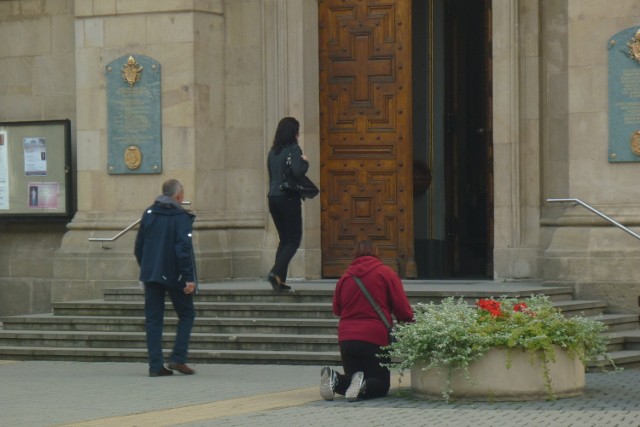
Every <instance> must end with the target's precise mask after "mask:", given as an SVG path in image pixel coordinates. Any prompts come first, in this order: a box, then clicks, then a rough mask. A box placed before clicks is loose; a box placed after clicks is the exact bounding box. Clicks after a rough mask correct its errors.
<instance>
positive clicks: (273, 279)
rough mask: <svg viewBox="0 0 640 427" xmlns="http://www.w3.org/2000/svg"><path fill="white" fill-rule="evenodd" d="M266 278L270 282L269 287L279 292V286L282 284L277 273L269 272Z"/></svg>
mask: <svg viewBox="0 0 640 427" xmlns="http://www.w3.org/2000/svg"><path fill="white" fill-rule="evenodd" d="M267 280H268V281H269V283H271V287H272V288H273V290H274V291H276V292H280V286H282V285H281V282H280V278H279V277H278V276H277V275H275V274H274V273H273V272H271V273H269V276H268V277H267ZM285 286H286V285H285Z"/></svg>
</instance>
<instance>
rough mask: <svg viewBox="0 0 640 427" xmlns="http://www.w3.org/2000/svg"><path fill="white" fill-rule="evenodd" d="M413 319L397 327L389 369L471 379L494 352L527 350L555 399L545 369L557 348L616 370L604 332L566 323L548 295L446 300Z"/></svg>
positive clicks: (579, 321)
mask: <svg viewBox="0 0 640 427" xmlns="http://www.w3.org/2000/svg"><path fill="white" fill-rule="evenodd" d="M414 314H415V316H414V317H415V322H414V323H406V324H399V325H397V326H396V327H395V330H394V333H393V335H394V337H395V342H393V343H392V344H391V345H390V346H389V347H387V348H388V350H389V352H390V355H391V357H392V361H393V362H392V363H390V364H389V365H388V366H389V367H390V368H395V369H398V370H404V369H407V368H411V367H413V366H416V365H423V366H424V369H430V368H448V370H449V378H451V372H452V371H454V370H458V369H461V370H463V371H464V373H465V375H467V376H468V368H469V364H470V363H471V362H472V361H474V360H476V359H478V358H480V357H481V356H483V355H484V354H485V353H486V352H488V351H489V350H490V349H491V348H493V347H506V348H507V349H515V348H518V349H525V350H527V351H530V352H532V355H533V354H535V355H536V356H537V357H539V358H540V359H541V360H542V361H543V362H544V363H543V365H544V367H545V372H544V375H545V385H546V389H547V391H548V392H549V397H550V398H553V394H552V391H551V378H550V377H549V372H548V367H547V364H548V363H549V362H552V361H554V360H555V349H554V346H559V347H560V348H562V349H564V350H566V351H567V352H568V354H569V355H571V356H573V357H577V358H579V359H580V361H581V362H582V363H583V364H584V365H585V366H587V365H588V364H590V363H595V364H597V365H600V366H601V367H604V365H605V363H611V364H612V365H613V361H611V359H610V358H609V356H608V355H607V343H606V339H605V338H604V336H603V335H602V332H604V330H605V329H606V326H605V325H604V324H603V323H602V322H598V321H597V320H592V319H587V318H584V317H581V316H576V317H565V316H564V315H563V314H562V313H560V311H559V310H558V309H556V308H555V307H553V305H552V303H551V302H550V300H549V299H548V297H546V296H544V295H536V296H532V297H530V298H526V299H520V300H519V299H514V298H498V299H480V300H478V301H477V303H476V306H475V307H474V306H471V305H469V304H468V303H467V302H466V301H465V300H464V299H462V298H459V299H455V298H447V299H445V300H443V301H442V302H441V303H439V304H435V303H433V302H431V303H429V304H417V305H416V306H414ZM614 367H615V366H614ZM446 388H447V389H446V390H443V396H444V397H445V399H447V400H448V399H449V393H450V392H451V390H449V388H450V384H447V387H446Z"/></svg>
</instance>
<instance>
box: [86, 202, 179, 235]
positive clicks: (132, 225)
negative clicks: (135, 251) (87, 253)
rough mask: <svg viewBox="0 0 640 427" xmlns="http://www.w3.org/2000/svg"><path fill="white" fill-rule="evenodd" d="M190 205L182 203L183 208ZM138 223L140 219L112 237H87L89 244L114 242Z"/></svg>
mask: <svg viewBox="0 0 640 427" xmlns="http://www.w3.org/2000/svg"><path fill="white" fill-rule="evenodd" d="M190 204H191V202H188V201H186V200H185V201H183V202H182V205H183V206H188V205H190ZM140 221H142V218H139V219H137V220H135V222H134V223H133V224H131V225H129V226H127V227H126V228H125V229H124V230H122V231H121V232H119V233H118V234H116V235H115V236H113V237H89V241H90V242H102V243H104V242H115V241H116V240H118V239H119V238H120V237H122V236H124V235H125V234H126V233H127V232H128V231H129V230H131V229H132V228H133V227H135V226H136V225H138V224H139V223H140Z"/></svg>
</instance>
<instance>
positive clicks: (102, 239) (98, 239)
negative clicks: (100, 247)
mask: <svg viewBox="0 0 640 427" xmlns="http://www.w3.org/2000/svg"><path fill="white" fill-rule="evenodd" d="M141 220H142V218H140V219H137V220H136V221H135V222H134V223H133V224H131V225H129V226H128V227H127V228H125V229H124V230H122V231H121V232H119V233H118V234H116V235H115V236H113V237H89V241H90V242H115V241H116V240H118V239H119V238H120V237H122V236H123V235H124V234H125V233H126V232H127V231H129V230H131V229H132V228H133V227H135V226H136V225H138V224H139V223H140V221H141Z"/></svg>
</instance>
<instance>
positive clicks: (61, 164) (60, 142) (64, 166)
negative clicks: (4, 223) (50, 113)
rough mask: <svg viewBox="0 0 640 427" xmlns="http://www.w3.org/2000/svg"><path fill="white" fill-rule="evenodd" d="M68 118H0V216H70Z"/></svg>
mask: <svg viewBox="0 0 640 427" xmlns="http://www.w3.org/2000/svg"><path fill="white" fill-rule="evenodd" d="M70 128H71V126H70V122H69V120H51V121H37V122H8V123H1V122H0V218H1V217H37V216H54V217H69V216H71V214H72V212H71V200H72V199H71V195H72V192H71V130H70Z"/></svg>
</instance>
